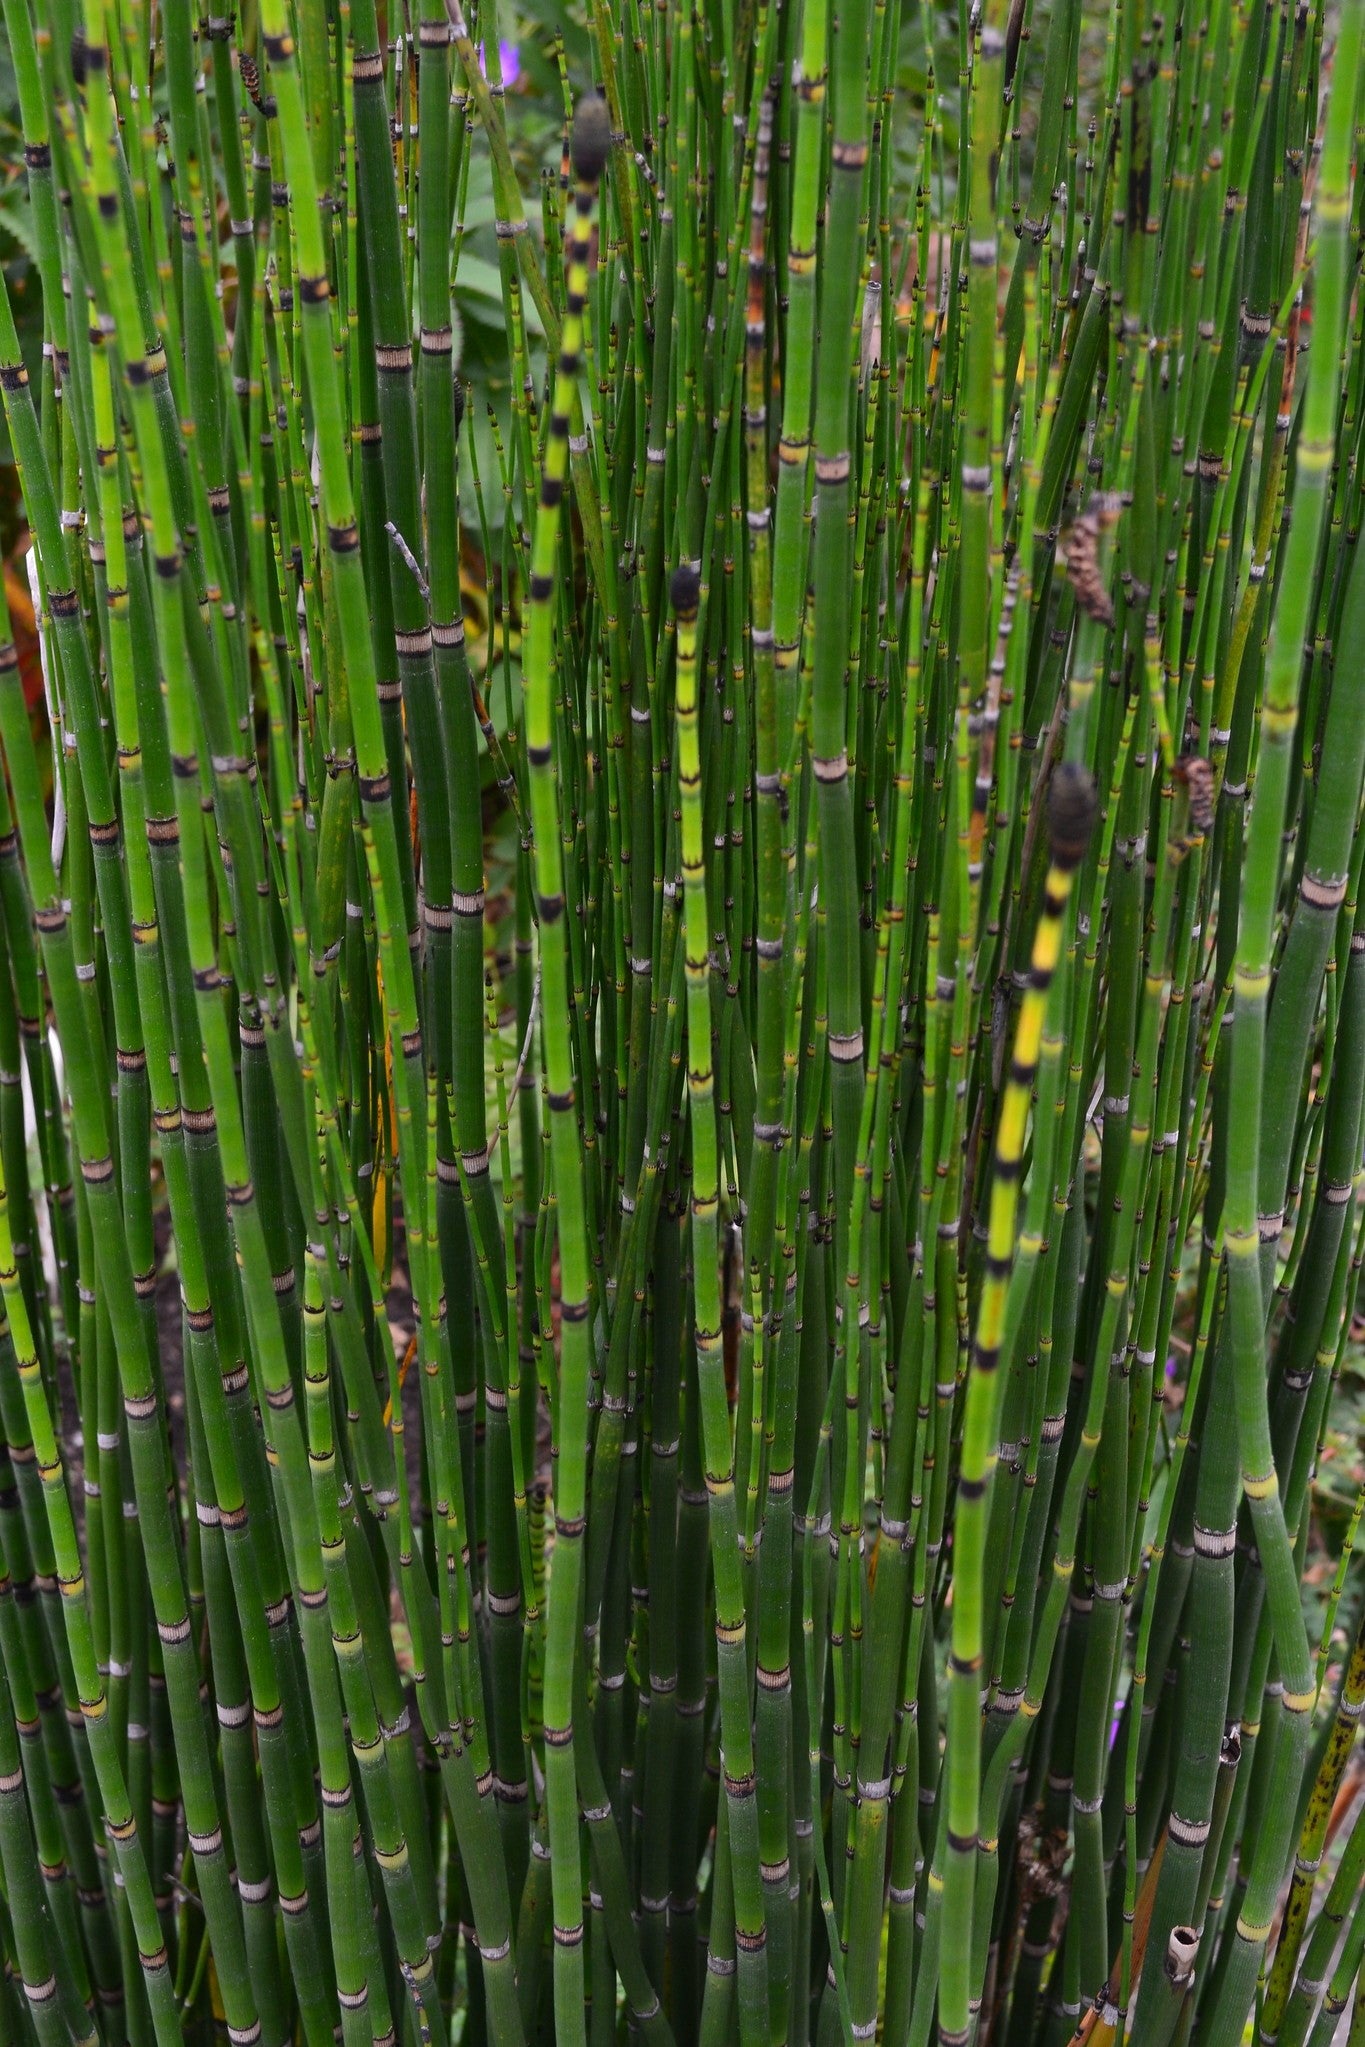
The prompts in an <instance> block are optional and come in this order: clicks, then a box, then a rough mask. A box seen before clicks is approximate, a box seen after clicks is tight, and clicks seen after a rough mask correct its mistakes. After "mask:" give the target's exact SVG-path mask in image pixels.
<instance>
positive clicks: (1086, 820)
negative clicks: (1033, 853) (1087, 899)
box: [1047, 761, 1099, 867]
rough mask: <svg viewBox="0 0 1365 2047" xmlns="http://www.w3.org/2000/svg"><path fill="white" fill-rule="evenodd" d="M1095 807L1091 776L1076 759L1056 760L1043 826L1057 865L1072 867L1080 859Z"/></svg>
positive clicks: (1092, 828)
mask: <svg viewBox="0 0 1365 2047" xmlns="http://www.w3.org/2000/svg"><path fill="white" fill-rule="evenodd" d="M1098 810H1099V805H1098V803H1097V802H1096V800H1095V782H1094V777H1093V776H1092V775H1091V774H1090V773H1089V772H1088V770H1087V769H1085V768H1083V767H1082V766H1081V765H1080V763H1079V761H1059V762H1058V764H1057V766H1056V768H1055V769H1054V770H1053V775H1052V783H1051V786H1050V788H1049V789H1048V794H1047V828H1048V837H1049V839H1050V840H1051V842H1052V857H1053V859H1054V860H1055V861H1056V862H1057V864H1058V865H1059V866H1060V867H1075V866H1077V865H1078V864H1079V862H1080V861H1081V860H1082V859H1083V858H1084V856H1085V849H1086V847H1087V846H1088V845H1089V844H1090V834H1091V833H1092V832H1093V831H1094V829H1095V818H1096V815H1097V814H1098Z"/></svg>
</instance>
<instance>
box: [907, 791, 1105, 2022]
mask: <svg viewBox="0 0 1365 2047" xmlns="http://www.w3.org/2000/svg"><path fill="white" fill-rule="evenodd" d="M1095 808H1096V806H1095V790H1094V784H1093V783H1092V781H1091V779H1090V776H1089V775H1088V774H1087V773H1086V771H1085V770H1084V769H1083V768H1081V767H1080V766H1078V765H1077V764H1076V763H1074V762H1069V761H1064V762H1062V763H1061V764H1060V765H1059V766H1058V768H1057V769H1056V772H1055V773H1054V775H1053V779H1052V784H1051V787H1050V789H1049V791H1048V828H1049V833H1050V837H1051V845H1052V860H1051V864H1050V866H1049V868H1048V874H1047V880H1046V883H1045V885H1044V889H1043V908H1042V914H1041V915H1040V917H1039V919H1038V928H1037V930H1036V931H1035V933H1034V938H1033V955H1032V960H1031V962H1030V968H1029V977H1028V986H1027V989H1026V990H1025V994H1024V1000H1023V1004H1022V1007H1021V1009H1020V1012H1019V1024H1018V1029H1017V1031H1016V1033H1015V1041H1014V1056H1013V1059H1012V1060H1011V1062H1010V1070H1009V1079H1008V1082H1007V1085H1006V1088H1005V1095H1004V1101H1003V1103H1002V1105H1001V1110H1000V1122H999V1126H998V1128H997V1131H996V1140H995V1171H994V1176H993V1178H992V1182H991V1199H990V1218H989V1224H988V1234H987V1241H986V1277H985V1283H984V1285H983V1287H982V1290H981V1302H980V1307H979V1310H978V1313H977V1325H976V1340H975V1345H974V1350H973V1357H972V1368H971V1374H970V1377H969V1379H968V1384H967V1403H966V1413H965V1415H964V1418H963V1428H962V1462H961V1469H960V1475H959V1478H958V1489H957V1514H956V1521H955V1524H954V1533H953V1632H952V1650H951V1655H950V1658H949V1694H948V1753H947V1780H948V1797H947V1805H946V1837H945V1839H944V1843H943V1850H942V1851H941V1857H940V1863H941V1867H942V1869H943V1874H944V1908H943V1909H944V1916H945V1923H947V1924H948V1925H950V1926H952V1928H953V1938H952V1940H951V1941H948V1942H946V1943H945V1944H944V1950H943V1960H942V1973H941V1982H940V1990H939V2038H940V2040H941V2041H943V2042H945V2043H947V2042H957V2041H960V2040H965V2039H966V2038H967V2034H968V2027H969V1998H970V1995H971V1990H970V1981H969V1977H970V1966H969V1965H970V1957H971V1953H972V1940H971V1914H972V1889H973V1875H974V1871H975V1866H976V1836H977V1825H978V1820H979V1815H980V1803H981V1782H980V1760H981V1757H980V1750H981V1703H980V1694H981V1655H982V1587H983V1574H984V1567H985V1540H986V1522H987V1513H986V1505H987V1493H988V1490H989V1487H990V1479H991V1472H992V1470H993V1468H994V1465H995V1444H996V1432H997V1414H998V1387H999V1381H1000V1372H999V1366H1000V1352H1001V1342H1002V1338H1003V1335H1004V1327H1005V1303H1006V1297H1007V1294H1008V1291H1009V1277H1010V1271H1011V1268H1012V1267H1013V1264H1014V1250H1015V1222H1016V1216H1017V1212H1018V1195H1019V1176H1020V1171H1021V1169H1022V1165H1023V1156H1024V1136H1025V1132H1026V1130H1027V1127H1028V1114H1029V1104H1030V1101H1031V1100H1032V1096H1033V1082H1034V1076H1035V1075H1036V1073H1037V1070H1038V1057H1039V1052H1040V1049H1041V1045H1042V1037H1043V1026H1044V1024H1045V1022H1046V1019H1047V1007H1048V997H1049V993H1050V991H1051V988H1052V981H1053V976H1054V974H1055V973H1056V971H1057V964H1058V961H1059V960H1060V958H1061V956H1062V948H1063V944H1064V940H1065V927H1066V907H1067V902H1068V899H1069V898H1070V895H1071V883H1072V877H1073V876H1074V874H1075V871H1076V869H1077V867H1078V866H1079V865H1080V862H1081V860H1082V859H1083V858H1084V855H1085V850H1086V847H1087V846H1088V844H1089V842H1090V834H1091V832H1092V830H1093V829H1094V823H1095Z"/></svg>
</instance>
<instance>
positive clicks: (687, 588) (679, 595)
mask: <svg viewBox="0 0 1365 2047" xmlns="http://www.w3.org/2000/svg"><path fill="white" fill-rule="evenodd" d="M668 594H669V596H670V598H671V599H672V601H673V609H674V610H675V611H676V612H678V613H679V615H680V616H681V617H683V618H690V617H691V616H692V615H693V613H694V612H695V611H696V608H697V602H698V599H699V598H700V596H701V577H700V576H699V575H698V574H697V572H696V570H695V569H694V568H693V566H692V564H691V562H679V563H678V566H677V568H676V569H674V571H673V577H672V581H671V582H670V583H669V586H668Z"/></svg>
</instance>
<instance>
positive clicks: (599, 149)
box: [569, 92, 611, 185]
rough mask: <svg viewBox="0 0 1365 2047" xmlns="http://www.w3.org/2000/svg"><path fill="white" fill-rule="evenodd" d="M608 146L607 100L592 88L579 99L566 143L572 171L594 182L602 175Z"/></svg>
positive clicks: (587, 183) (608, 115)
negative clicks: (570, 132) (571, 132)
mask: <svg viewBox="0 0 1365 2047" xmlns="http://www.w3.org/2000/svg"><path fill="white" fill-rule="evenodd" d="M610 148H611V116H610V114H609V113H608V112H607V103H606V101H605V100H604V99H599V97H598V95H597V94H596V93H595V92H590V93H586V94H585V95H584V97H583V98H582V99H581V100H580V101H579V102H578V108H577V111H576V112H575V114H574V117H573V136H572V138H571V140H570V143H569V149H570V153H571V154H572V156H573V167H574V175H575V176H576V177H577V178H579V179H580V180H581V182H582V183H583V184H585V185H595V184H596V183H597V180H598V179H599V178H600V177H601V175H602V167H603V165H604V164H605V163H606V160H607V152H608V151H609V150H610Z"/></svg>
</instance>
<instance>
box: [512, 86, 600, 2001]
mask: <svg viewBox="0 0 1365 2047" xmlns="http://www.w3.org/2000/svg"><path fill="white" fill-rule="evenodd" d="M610 145H611V132H610V124H609V120H608V116H607V109H606V107H605V105H604V104H603V103H602V101H600V100H598V99H596V98H591V99H585V100H583V101H582V102H581V103H580V105H579V108H578V112H577V115H576V117H575V120H574V128H573V162H574V171H575V176H576V184H575V190H574V198H573V206H572V208H571V210H570V213H569V218H568V222H567V225H566V229H565V251H564V268H565V309H564V320H563V324H562V326H561V328H560V336H559V343H560V346H559V366H558V371H557V374H556V377H555V388H554V400H553V405H552V408H551V413H550V425H549V436H548V439H547V441H546V446H545V458H544V464H543V467H542V470H541V478H540V504H539V508H538V511H537V515H536V521H535V529H534V533H533V535H532V541H531V581H530V602H529V605H528V610H527V627H526V659H525V665H524V669H523V687H524V690H525V703H526V757H527V763H528V768H529V777H528V779H529V786H530V799H531V821H532V832H533V855H532V875H533V881H534V886H535V895H536V909H537V918H538V922H539V926H540V971H541V1013H542V1016H543V1019H544V1025H543V1033H544V1070H545V1083H546V1093H547V1098H548V1101H549V1108H550V1158H551V1164H552V1168H553V1172H554V1182H555V1188H556V1192H557V1196H558V1219H559V1261H560V1278H561V1304H560V1330H561V1354H560V1380H559V1397H558V1401H557V1405H556V1440H555V1457H556V1476H555V1548H554V1560H553V1565H552V1568H551V1572H550V1586H549V1595H548V1601H547V1609H546V1635H545V1686H544V1701H545V1795H546V1806H547V1811H548V1818H549V1836H550V1891H551V1898H552V1901H553V1910H554V2006H555V2031H556V2035H557V2037H558V2038H559V2039H561V2040H575V2039H581V2038H582V2037H583V2009H584V1996H585V1979H584V1966H583V1960H584V1958H583V1880H582V1862H581V1856H580V1848H579V1826H578V1773H577V1764H576V1761H575V1755H574V1730H573V1701H574V1661H575V1655H576V1652H577V1647H578V1606H579V1591H580V1585H581V1580H582V1570H583V1531H584V1525H585V1518H586V1512H587V1458H588V1431H587V1414H588V1387H589V1378H590V1367H591V1358H592V1332H591V1324H590V1315H589V1255H588V1235H587V1227H586V1208H585V1201H584V1185H583V1153H582V1144H581V1140H580V1135H579V1125H578V1110H577V1105H576V1102H575V1097H574V1076H573V1060H572V1047H571V1031H570V1021H569V957H568V945H567V942H566V937H565V929H564V868H563V853H562V839H561V831H560V799H559V782H558V775H557V772H556V766H555V754H554V704H555V687H554V655H553V647H552V643H551V642H552V632H553V625H554V594H555V568H556V562H557V559H558V554H559V525H560V506H561V502H562V499H563V496H564V483H565V479H566V477H567V474H568V463H569V420H570V416H571V412H572V407H573V398H574V389H575V386H576V383H577V380H578V370H579V357H580V354H581V352H582V347H583V315H584V310H585V307H586V305H587V297H588V288H589V285H590V283H591V278H592V217H593V211H594V208H595V205H596V200H597V188H598V183H599V181H600V179H601V175H602V169H603V166H604V165H605V163H606V159H607V152H608V149H609V148H610Z"/></svg>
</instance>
